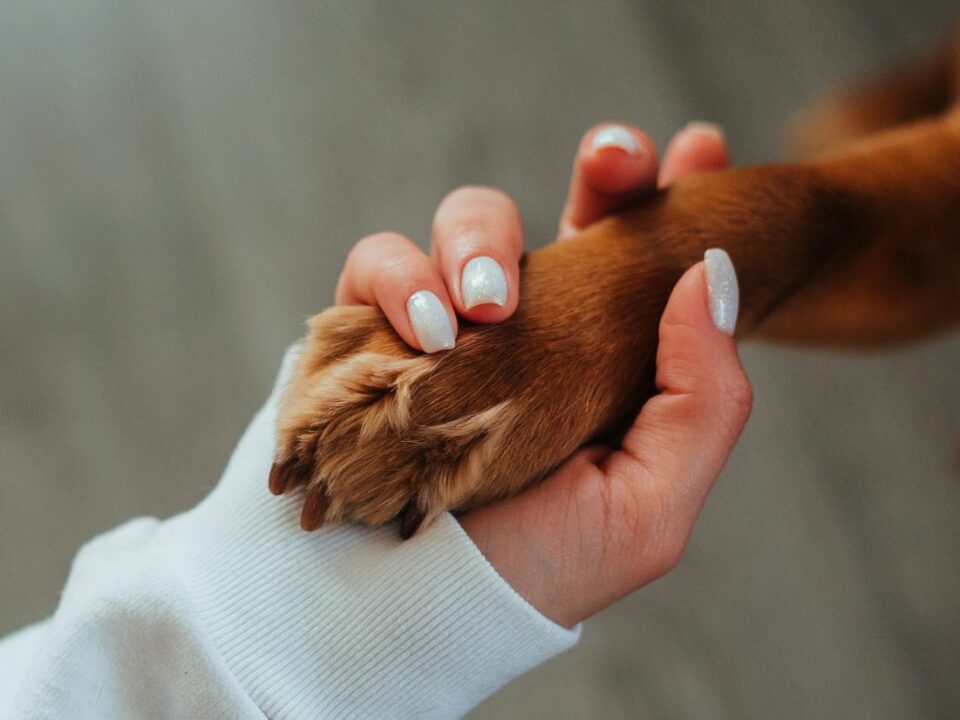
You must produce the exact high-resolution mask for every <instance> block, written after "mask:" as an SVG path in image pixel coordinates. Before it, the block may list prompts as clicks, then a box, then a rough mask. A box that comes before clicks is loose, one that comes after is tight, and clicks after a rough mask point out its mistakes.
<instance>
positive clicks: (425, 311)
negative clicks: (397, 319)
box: [407, 290, 455, 353]
mask: <svg viewBox="0 0 960 720" xmlns="http://www.w3.org/2000/svg"><path fill="white" fill-rule="evenodd" d="M407 314H408V315H409V316H410V324H411V325H413V334H414V335H416V336H417V342H419V343H420V347H422V348H423V351H424V352H426V353H433V352H437V351H438V350H449V349H450V348H452V347H453V346H454V344H455V342H454V338H453V327H452V326H451V325H450V317H449V316H448V315H447V311H446V308H444V307H443V303H442V302H440V298H438V297H437V296H436V295H434V294H433V293H432V292H430V291H429V290H419V291H417V292H415V293H414V294H413V295H411V296H410V297H409V298H408V299H407Z"/></svg>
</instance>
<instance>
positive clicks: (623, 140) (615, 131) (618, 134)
mask: <svg viewBox="0 0 960 720" xmlns="http://www.w3.org/2000/svg"><path fill="white" fill-rule="evenodd" d="M590 144H591V145H592V146H593V149H594V150H599V149H600V148H605V147H617V148H620V149H621V150H623V151H624V152H625V153H627V155H636V154H637V153H638V152H639V151H640V143H638V142H637V139H636V138H635V137H634V136H633V133H632V132H630V131H629V130H627V129H626V128H625V127H623V125H607V126H606V127H603V128H601V129H600V130H597V132H596V133H594V135H593V140H592V141H591V143H590Z"/></svg>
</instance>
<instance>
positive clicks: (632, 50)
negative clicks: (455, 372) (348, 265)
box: [0, 0, 960, 718]
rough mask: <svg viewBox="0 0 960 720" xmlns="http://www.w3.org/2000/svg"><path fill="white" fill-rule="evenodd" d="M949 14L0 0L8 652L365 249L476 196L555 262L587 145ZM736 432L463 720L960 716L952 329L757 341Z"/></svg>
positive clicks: (817, 80) (861, 7) (417, 234)
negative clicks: (532, 658)
mask: <svg viewBox="0 0 960 720" xmlns="http://www.w3.org/2000/svg"><path fill="white" fill-rule="evenodd" d="M953 5H954V3H950V2H947V1H946V0H923V1H920V2H918V1H917V0H888V1H885V2H867V1H866V0H838V1H837V2H828V1H827V0H814V1H807V2H801V1H800V0H793V1H790V0H780V1H777V2H770V1H769V0H735V1H734V2H728V3H723V4H721V3H703V2H697V1H695V0H680V1H678V0H674V2H670V3H667V2H653V1H652V0H647V1H644V2H640V1H636V2H627V1H626V0H597V1H594V2H589V3H586V2H584V3H563V2H560V3H558V2H549V1H547V0H536V1H531V2H516V1H514V2H482V3H480V2H475V3H453V2H444V1H442V0H433V1H432V2H417V3H409V4H407V3H399V2H395V1H391V0H380V1H379V2H363V3H358V2H346V1H341V2H330V1H326V2H324V1H323V0H320V1H318V0H312V1H310V2H308V1H306V0H273V1H272V2H263V1H262V0H261V1H254V0H232V1H231V2H226V1H225V0H205V1H204V2H195V0H164V2H142V1H141V0H69V1H67V0H6V1H5V2H3V3H2V7H0V9H2V17H3V19H2V22H0V632H2V633H6V632H8V631H11V630H13V629H15V628H17V627H19V626H21V625H23V624H25V623H28V622H31V621H34V620H38V619H40V618H42V617H44V616H46V615H48V614H49V613H51V612H52V610H53V609H54V607H55V605H56V602H57V597H58V591H59V589H60V588H61V586H62V584H63V582H64V580H65V577H66V574H67V571H68V564H69V561H70V558H71V557H72V556H73V553H74V552H75V550H76V548H77V547H78V546H79V545H80V544H81V543H82V542H84V541H85V540H87V539H89V538H90V537H91V536H93V535H95V534H97V533H99V532H102V531H104V530H106V529H109V528H111V527H112V526H115V525H117V524H119V523H121V522H123V521H124V520H126V519H128V518H130V517H131V516H134V515H139V514H150V515H159V516H166V515H170V514H173V513H176V512H178V511H180V510H183V509H185V508H187V507H189V506H190V505H192V504H193V503H195V502H196V501H198V500H199V499H200V498H201V497H202V496H203V495H204V494H205V493H206V492H207V491H208V490H209V488H210V487H211V486H212V484H213V483H214V482H215V481H216V479H217V476H218V474H219V472H220V470H221V468H222V466H223V465H224V463H225V461H226V459H227V457H228V454H229V452H230V450H231V448H232V446H233V444H234V442H235V441H236V440H237V438H238V436H239V434H240V432H241V430H242V429H243V427H244V426H245V424H246V422H247V421H248V419H249V418H250V416H251V415H252V413H253V412H254V411H255V410H256V409H257V407H258V406H259V404H260V403H261V402H262V401H263V399H264V397H265V394H266V392H267V390H268V388H269V387H270V385H271V382H272V380H273V375H274V372H275V370H276V368H277V364H278V361H279V359H280V356H281V353H282V351H283V349H284V347H285V346H286V345H288V344H289V343H290V342H292V341H293V340H294V339H295V338H296V337H298V335H299V334H300V333H301V328H302V321H303V319H304V318H305V317H306V316H307V315H308V314H311V313H313V312H316V311H318V310H320V309H322V308H323V307H325V306H326V305H327V304H329V302H330V301H331V298H332V294H333V287H334V282H335V279H336V277H337V273H338V270H339V268H340V265H341V263H342V261H343V259H344V257H345V255H346V253H347V250H348V249H349V248H350V246H351V245H352V244H353V243H354V242H355V241H356V240H357V239H359V238H360V237H361V236H363V235H364V234H367V233H369V232H372V231H375V230H381V229H391V230H398V231H401V232H405V233H408V234H410V235H411V236H412V237H414V238H417V239H418V240H420V241H421V242H423V241H425V240H426V239H427V233H428V229H429V225H430V219H431V215H432V212H433V210H434V207H435V206H436V204H437V202H438V201H439V200H440V198H441V197H442V196H443V194H444V193H446V192H447V191H448V190H450V189H452V188H453V187H455V186H457V185H460V184H463V183H488V184H492V185H495V186H498V187H501V188H503V189H504V190H506V191H507V192H509V193H510V194H511V195H513V197H514V198H515V199H516V200H517V202H518V203H519V205H520V207H521V209H522V211H523V214H524V217H525V220H526V224H527V229H528V236H529V239H530V244H531V245H536V244H541V243H543V242H546V241H549V240H550V239H551V237H552V234H553V231H554V229H555V223H556V219H557V215H558V212H559V209H560V206H561V203H562V200H563V197H564V192H565V188H566V181H567V172H568V168H569V164H570V160H571V156H572V152H573V149H574V147H575V145H576V143H577V140H578V138H579V136H580V134H581V133H582V132H583V131H584V130H585V129H586V128H587V127H588V126H590V125H591V124H593V123H595V122H597V121H599V120H603V119H619V120H627V121H632V122H635V123H638V124H640V125H641V126H643V127H645V128H647V129H648V130H649V131H650V132H651V134H652V135H653V137H654V138H655V139H656V140H657V141H658V142H660V143H661V144H662V143H663V142H664V141H665V140H666V139H667V138H668V137H669V135H670V133H671V132H672V131H673V130H674V129H676V128H677V127H679V126H680V125H682V124H684V123H685V122H686V121H688V120H690V119H707V120H714V121H718V122H721V123H722V124H723V125H725V126H726V128H727V129H728V133H729V138H730V142H731V145H732V148H733V152H734V156H735V159H736V161H737V162H740V163H746V162H758V161H764V160H771V159H775V158H777V157H778V156H779V154H780V148H781V147H782V133H783V130H784V127H785V123H786V121H787V119H788V117H789V116H790V113H791V112H792V111H794V110H795V109H797V108H798V107H800V106H801V105H803V104H804V103H805V102H807V101H809V100H810V99H811V98H813V97H815V96H816V95H817V94H819V93H820V92H822V91H823V90H824V89H825V88H827V87H830V86H833V85H834V84H836V83H838V82H843V81H846V80H850V79H853V78H857V77H859V76H861V75H862V74H864V73H867V72H869V71H871V70H875V69H877V68H879V67H882V66H884V65H885V64H887V63H889V62H891V61H896V60H897V59H900V58H904V57H906V56H908V55H909V54H910V53H911V52H912V51H914V50H915V49H917V48H922V47H924V46H925V45H927V44H928V43H930V42H932V41H933V40H935V39H937V38H939V37H940V36H941V35H942V34H943V33H944V31H945V30H946V29H947V27H948V26H949V24H950V21H951V20H952V19H953V14H954V11H955V8H954V7H953ZM743 356H744V359H745V363H746V366H747V370H748V372H749V374H750V376H751V377H752V379H753V382H754V385H755V390H756V407H755V410H754V414H753V419H752V421H751V423H750V425H749V427H748V429H747V431H746V434H745V436H744V438H743V441H742V443H741V444H740V445H739V447H738V449H737V450H736V452H735V454H734V457H733V459H732V460H731V462H730V464H729V466H728V467H727V469H726V471H725V473H724V475H723V477H722V478H721V479H720V481H719V484H718V485H717V488H716V490H715V491H714V493H713V495H712V496H711V498H710V501H709V503H708V504H707V507H706V509H705V511H704V514H703V519H702V522H701V523H700V525H699V527H698V529H697V532H696V534H695V536H694V539H693V541H692V543H691V546H690V548H689V551H688V553H687V556H686V558H685V559H684V561H683V563H682V564H681V566H680V568H679V569H678V570H677V571H676V572H674V573H673V574H672V575H670V576H669V577H667V578H666V579H664V580H662V581H660V582H658V583H656V584H655V585H653V586H651V587H649V588H647V589H645V590H643V591H642V592H640V593H637V594H636V595H635V596H633V597H631V598H630V599H628V600H627V601H624V602H622V603H620V604H619V605H618V606H616V607H615V608H613V609H611V610H609V611H607V612H605V613H603V614H602V615H601V616H600V617H598V618H596V619H595V620H593V621H591V622H589V623H588V624H587V626H586V628H585V632H584V635H583V639H582V641H581V643H580V645H579V646H578V647H577V648H576V649H575V650H574V651H572V652H570V653H569V654H567V655H565V656H563V657H560V658H558V659H556V660H554V661H553V662H551V663H549V664H548V665H546V666H544V667H541V668H539V669H537V670H536V671H534V672H532V673H530V674H529V675H528V676H526V677H524V678H522V679H520V680H518V681H517V682H515V683H513V684H512V685H511V686H509V687H508V688H506V689H505V690H504V691H502V692H501V693H499V694H498V695H497V696H495V697H493V698H492V699H490V700H489V701H488V702H486V703H485V704H484V705H483V706H482V707H480V708H479V709H478V710H477V711H476V712H475V713H474V715H473V717H475V718H501V717H522V718H526V717H530V718H541V717H542V718H591V717H605V718H633V717H652V718H774V717H775V718H828V717H829V718H907V717H909V718H935V717H943V718H948V717H949V718H955V717H960V680H958V678H960V522H958V518H960V473H958V464H957V459H958V439H960V372H958V366H960V364H958V361H960V337H957V336H956V335H955V336H953V337H952V338H947V339H943V340H940V341H937V342H934V343H929V344H927V345H925V346H923V347H917V348H912V349H908V350H904V351H897V352H892V353H886V354H883V355H877V356H862V357H858V356H842V355H834V354H826V353H812V352H804V353H800V352H796V351H786V350H782V349H774V348H766V347H759V346H756V347H744V349H743Z"/></svg>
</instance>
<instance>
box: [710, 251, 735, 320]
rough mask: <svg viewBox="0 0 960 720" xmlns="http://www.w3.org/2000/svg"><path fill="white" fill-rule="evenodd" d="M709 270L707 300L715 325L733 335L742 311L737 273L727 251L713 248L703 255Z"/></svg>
mask: <svg viewBox="0 0 960 720" xmlns="http://www.w3.org/2000/svg"><path fill="white" fill-rule="evenodd" d="M703 262H704V265H705V267H706V270H707V299H708V301H709V303H710V315H711V316H712V317H713V324H714V325H716V326H717V327H718V328H719V329H720V330H721V331H722V332H725V333H726V334H727V335H733V332H734V330H736V327H737V313H738V312H739V310H740V288H739V286H738V285H737V273H736V271H735V270H734V269H733V263H732V262H731V261H730V256H729V255H727V253H726V251H725V250H720V249H718V248H711V249H710V250H707V251H706V252H705V253H704V254H703Z"/></svg>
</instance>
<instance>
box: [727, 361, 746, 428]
mask: <svg viewBox="0 0 960 720" xmlns="http://www.w3.org/2000/svg"><path fill="white" fill-rule="evenodd" d="M723 399H724V405H725V406H726V407H727V408H728V413H729V416H730V422H731V424H733V425H736V426H741V425H743V424H744V423H745V422H746V421H747V419H748V418H749V417H750V410H751V409H752V407H753V387H752V386H751V385H750V381H749V379H747V375H746V373H745V372H744V371H743V370H742V369H739V368H738V370H737V372H736V373H735V374H734V376H733V377H732V378H731V379H730V381H729V382H728V383H726V385H725V386H724V390H723Z"/></svg>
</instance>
